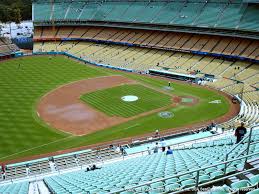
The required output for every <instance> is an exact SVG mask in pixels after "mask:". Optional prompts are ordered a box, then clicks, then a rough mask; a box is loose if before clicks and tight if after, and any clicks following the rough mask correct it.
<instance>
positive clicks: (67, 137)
mask: <svg viewBox="0 0 259 194" xmlns="http://www.w3.org/2000/svg"><path fill="white" fill-rule="evenodd" d="M71 137H74V136H69V137H66V138H62V139H58V140H56V141H52V142H50V143H45V144H42V145H40V146H37V147H34V148H30V149H26V150H23V151H20V152H16V153H14V154H10V155H7V156H4V157H1V158H0V159H4V158H8V157H11V156H15V155H17V154H21V153H24V152H27V151H31V150H34V149H37V148H40V147H44V146H46V145H50V144H53V143H56V142H59V141H63V140H65V139H69V138H71Z"/></svg>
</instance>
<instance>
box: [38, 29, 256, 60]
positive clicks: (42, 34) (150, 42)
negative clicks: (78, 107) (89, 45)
mask: <svg viewBox="0 0 259 194" xmlns="http://www.w3.org/2000/svg"><path fill="white" fill-rule="evenodd" d="M42 38H57V39H59V38H81V39H91V40H102V41H112V42H121V43H125V42H127V43H133V44H137V45H140V46H149V47H154V48H165V49H172V50H182V51H201V52H210V53H217V54H225V55H233V56H243V57H247V58H251V59H256V58H258V52H259V51H258V46H259V41H257V40H255V41H251V40H249V39H241V38H230V37H220V36H207V35H195V34H188V33H176V32H157V31H148V30H132V29H131V30H130V29H127V30H126V29H120V28H117V29H114V28H108V27H107V28H100V27H56V28H51V27H44V28H42V27H36V29H35V35H34V39H35V40H40V39H42Z"/></svg>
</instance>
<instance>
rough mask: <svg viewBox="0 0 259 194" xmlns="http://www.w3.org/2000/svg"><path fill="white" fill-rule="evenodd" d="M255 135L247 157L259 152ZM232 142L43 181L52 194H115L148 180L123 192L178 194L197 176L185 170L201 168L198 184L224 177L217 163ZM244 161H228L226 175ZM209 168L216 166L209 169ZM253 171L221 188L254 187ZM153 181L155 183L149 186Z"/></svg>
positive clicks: (238, 149)
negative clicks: (170, 193) (172, 193)
mask: <svg viewBox="0 0 259 194" xmlns="http://www.w3.org/2000/svg"><path fill="white" fill-rule="evenodd" d="M258 135H259V132H258V130H254V131H253V133H252V138H251V139H252V142H254V143H252V144H251V147H250V152H249V154H252V153H258V152H259V144H258V140H259V136H258ZM234 142H235V138H234V137H233V136H228V137H225V138H221V139H218V140H215V141H209V142H204V143H197V144H193V145H190V146H189V147H187V148H181V149H177V148H176V149H174V151H173V154H172V155H165V153H162V152H159V153H156V154H151V155H145V156H141V157H137V158H133V159H127V160H125V161H119V162H114V163H112V164H107V165H104V166H103V167H102V168H101V169H97V170H94V171H85V170H81V171H75V172H70V173H63V174H61V175H56V176H51V177H46V178H44V182H45V184H46V185H47V187H48V188H49V190H50V191H51V192H52V193H109V192H114V193H115V192H116V191H118V190H121V189H127V188H131V187H136V186H137V185H141V184H144V183H148V182H150V181H151V182H150V183H149V184H148V185H145V186H140V187H136V189H135V190H133V189H129V190H128V191H125V192H124V193H127V194H131V193H132V194H133V193H153V194H154V193H166V192H172V191H177V189H185V188H188V187H192V186H194V185H195V183H196V180H195V178H196V176H197V174H196V172H193V173H191V172H190V173H188V171H193V170H195V169H199V168H204V169H203V170H200V171H199V183H205V182H208V181H211V180H215V179H218V178H221V177H223V176H224V168H225V165H224V164H220V165H216V164H218V163H220V162H222V161H224V160H225V157H226V154H227V153H228V152H229V151H230V150H232V149H233V143H234ZM245 142H247V141H246V140H245ZM246 147H247V144H240V145H239V146H237V147H236V149H235V150H234V151H233V152H230V154H229V156H228V159H229V160H231V159H235V158H236V157H237V156H238V155H239V154H240V153H242V152H243V151H244V150H245V149H246ZM257 158H258V154H257V155H253V156H251V157H249V159H248V163H249V164H251V165H258V163H256V162H255V163H254V161H256V159H257ZM244 162H245V159H239V160H236V161H233V162H230V163H229V165H228V166H227V167H226V174H227V175H230V174H233V173H236V172H238V171H241V170H243V169H244V168H246V167H245V163H244ZM211 165H216V166H215V167H210V166H211ZM253 167H256V166H253ZM256 172H257V171H251V172H250V173H246V174H245V173H244V176H245V177H244V176H243V177H241V176H234V179H233V178H232V179H229V180H228V181H227V183H228V186H224V188H229V189H230V188H231V189H234V190H238V189H240V188H241V186H242V185H243V184H242V183H243V182H244V181H246V184H245V185H246V186H245V187H246V188H248V187H250V189H253V188H256V186H257V185H258V183H259V177H258V175H257V173H256ZM185 173H186V174H185ZM182 174H184V175H182ZM170 177H173V178H170ZM159 179H162V180H159ZM155 180H158V181H157V182H154V183H152V181H155ZM224 193H229V192H224Z"/></svg>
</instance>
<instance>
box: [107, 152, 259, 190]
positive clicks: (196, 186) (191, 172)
mask: <svg viewBox="0 0 259 194" xmlns="http://www.w3.org/2000/svg"><path fill="white" fill-rule="evenodd" d="M258 154H259V152H256V153H253V154H249V155H246V156H242V157H239V158H235V159H232V160H229V161H224V162H220V163H217V164H214V165H210V166H206V167H203V168H199V169H196V170H192V171H188V172H185V173H181V174H177V175H174V176H169V177H167V178H160V179H157V180H154V181H149V182H146V183H143V184H139V185H137V186H132V187H128V188H126V189H120V190H117V191H114V192H110V193H109V194H117V193H121V192H124V191H135V190H136V189H137V188H140V187H143V186H148V185H151V184H153V183H157V182H164V181H166V180H169V179H172V178H177V177H180V176H183V175H187V174H194V173H196V176H195V180H196V183H195V186H190V187H188V188H183V189H181V190H178V191H176V192H172V193H182V192H184V191H190V189H191V188H193V189H195V190H197V191H198V188H199V187H201V186H204V185H208V184H211V183H214V182H218V181H220V180H225V179H227V178H229V177H231V176H234V175H237V174H243V173H244V172H246V171H242V172H238V173H236V174H232V175H231V176H224V177H223V178H222V177H221V178H217V179H215V180H211V181H208V182H206V183H202V184H199V174H200V172H201V171H203V170H206V169H208V168H212V167H217V166H220V165H225V164H228V163H232V162H233V161H237V160H241V159H247V158H249V157H251V156H255V155H258ZM254 169H257V168H252V169H250V170H247V171H251V170H254ZM224 175H226V174H224ZM158 189H159V188H158Z"/></svg>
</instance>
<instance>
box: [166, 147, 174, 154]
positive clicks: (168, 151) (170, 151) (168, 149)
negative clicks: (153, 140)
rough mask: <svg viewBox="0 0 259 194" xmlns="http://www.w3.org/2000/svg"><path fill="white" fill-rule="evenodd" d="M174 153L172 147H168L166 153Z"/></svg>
mask: <svg viewBox="0 0 259 194" xmlns="http://www.w3.org/2000/svg"><path fill="white" fill-rule="evenodd" d="M170 154H173V150H172V149H171V148H170V146H168V147H167V151H166V155H170Z"/></svg>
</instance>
